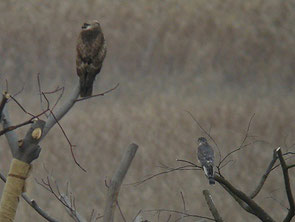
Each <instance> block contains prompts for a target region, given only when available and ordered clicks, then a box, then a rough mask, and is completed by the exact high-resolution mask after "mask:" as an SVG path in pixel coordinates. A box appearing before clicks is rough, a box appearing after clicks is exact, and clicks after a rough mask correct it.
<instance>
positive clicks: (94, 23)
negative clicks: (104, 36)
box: [82, 20, 101, 31]
mask: <svg viewBox="0 0 295 222" xmlns="http://www.w3.org/2000/svg"><path fill="white" fill-rule="evenodd" d="M93 29H96V30H99V31H101V27H100V24H99V22H98V21H97V20H93V21H90V22H85V23H84V24H83V25H82V30H93Z"/></svg>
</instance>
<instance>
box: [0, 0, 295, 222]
mask: <svg viewBox="0 0 295 222" xmlns="http://www.w3.org/2000/svg"><path fill="white" fill-rule="evenodd" d="M294 11H295V3H294V1H279V0H268V1H263V0H259V1H257V0H249V1H242V0H235V1H233V0H225V1H218V0H211V1H205V0H198V1H195V0H186V1H180V0H179V1H177V0H170V1H159V0H157V1H156V0H149V1H147V0H146V1H144V0H138V1H131V0H128V1H116V0H109V1H103V0H100V1H94V0H88V1H74V0H68V1H58V0H51V1H42V2H40V1H36V0H28V1H16V0H11V1H1V2H0V13H1V16H0V18H1V19H0V29H1V35H0V58H1V59H0V78H1V85H2V87H4V86H5V80H8V84H9V91H10V92H11V93H13V92H17V91H18V90H19V89H21V88H22V86H24V90H23V92H22V94H21V95H19V96H18V99H19V101H20V102H21V103H22V104H23V105H24V106H25V107H26V108H27V109H28V110H30V111H32V112H35V113H37V112H39V111H40V102H39V96H38V85H37V80H36V75H37V73H40V74H41V80H42V86H43V90H52V89H54V88H55V87H56V86H57V85H59V86H65V87H66V92H65V97H66V95H67V94H68V93H69V92H70V90H71V88H72V86H73V83H74V81H75V80H76V79H77V76H76V73H75V43H76V38H77V35H78V32H79V30H80V26H81V24H82V23H83V22H84V21H86V20H89V19H97V20H99V21H100V22H101V24H102V28H103V30H104V33H105V37H106V40H107V44H108V54H107V57H106V60H105V63H104V66H103V69H102V72H101V74H100V77H99V80H98V81H96V83H95V86H96V91H97V92H99V91H103V90H105V89H108V88H111V87H112V86H114V85H115V84H116V83H118V82H119V83H120V87H119V89H118V90H116V91H115V92H112V93H111V94H108V95H107V96H105V97H101V98H96V99H91V100H88V101H83V102H80V103H78V104H76V105H75V107H74V108H73V109H72V110H71V111H70V113H69V114H68V115H67V116H66V117H65V118H64V119H63V120H62V121H61V123H62V125H63V127H64V129H65V130H66V132H67V134H68V136H69V138H70V139H71V141H72V143H74V144H76V145H77V148H76V150H75V151H76V155H77V159H78V160H79V161H80V163H81V164H82V165H83V166H84V167H85V168H86V169H87V170H88V173H87V174H85V173H83V172H82V171H81V170H80V169H79V168H78V167H77V166H76V165H75V164H74V162H73V159H72V157H71V155H70V151H69V147H68V144H67V142H66V140H65V138H64V137H63V135H62V133H61V131H60V129H58V127H55V129H54V130H52V132H51V133H50V134H49V135H48V136H47V138H46V139H45V140H44V141H43V142H42V144H41V145H42V147H43V151H42V153H41V156H40V158H39V159H38V160H37V161H36V162H35V163H34V170H33V172H32V176H31V181H30V182H29V188H28V190H29V193H30V196H31V197H32V198H34V199H35V200H36V201H37V202H38V203H39V204H40V205H41V206H42V207H43V208H45V209H46V210H47V211H48V212H49V213H50V214H51V215H52V216H54V217H56V218H57V219H59V220H61V221H71V219H70V218H69V216H68V215H67V214H66V212H65V210H64V209H63V207H61V205H60V203H58V202H57V201H56V200H54V198H53V197H51V196H50V195H49V193H48V192H46V191H45V190H44V189H42V188H41V187H40V186H38V185H36V184H35V183H34V181H33V178H34V177H35V178H42V177H45V176H46V173H45V171H44V170H43V167H42V165H43V164H44V165H45V166H46V168H47V169H49V170H50V171H51V170H52V171H53V175H54V176H55V177H56V178H57V180H58V181H59V183H60V184H61V185H65V184H66V181H67V180H69V181H70V184H71V187H72V189H73V192H74V193H75V195H76V200H77V207H78V210H79V212H81V213H82V214H83V215H90V213H91V210H92V209H93V208H94V209H95V210H98V211H99V212H102V210H103V204H104V201H105V193H106V188H105V186H104V180H105V179H106V178H108V179H109V178H110V177H111V175H112V172H113V171H114V170H115V168H116V166H117V165H118V161H119V160H120V158H121V155H122V153H123V151H124V149H125V147H126V146H127V145H128V144H129V143H131V142H136V143H137V144H139V146H140V149H139V150H138V152H137V156H136V158H135V160H134V162H133V164H132V166H131V169H130V171H129V173H128V175H127V178H126V180H125V183H129V182H135V181H139V180H141V179H142V178H143V177H144V176H145V175H147V174H151V173H154V172H157V171H159V170H160V169H159V168H157V166H158V165H159V163H164V164H167V165H170V166H176V165H177V163H176V161H175V159H176V158H184V159H187V160H191V161H195V148H196V138H197V137H199V136H201V135H203V134H202V131H201V130H200V129H199V128H198V127H197V126H196V124H195V123H194V122H193V121H192V119H191V118H190V117H189V116H188V114H187V113H186V112H185V110H189V111H190V112H192V113H193V114H194V115H195V117H196V118H197V119H198V120H199V121H200V123H201V124H202V125H203V126H204V127H205V128H206V129H211V134H212V136H213V137H214V138H215V139H216V141H217V143H218V144H219V146H220V147H221V152H222V153H223V154H225V153H227V152H229V151H230V150H232V149H234V148H235V147H237V146H238V145H239V144H240V142H241V141H242V138H243V136H244V134H245V130H246V127H247V124H248V121H249V119H250V117H251V115H252V114H253V113H255V114H256V115H255V118H254V120H253V124H252V126H251V130H250V134H251V136H255V137H251V138H250V139H249V141H254V140H259V142H257V143H255V144H254V145H251V146H248V147H247V148H246V149H245V150H244V151H242V152H239V153H237V154H236V155H234V160H235V161H234V162H233V163H232V164H230V165H228V166H227V168H226V169H225V171H224V172H225V175H226V176H227V177H228V178H229V180H230V181H232V182H233V184H234V185H236V186H237V187H239V188H241V189H242V190H244V191H246V192H250V191H251V190H252V189H253V188H254V186H255V185H256V183H257V181H258V179H259V178H260V176H261V175H262V174H263V173H264V171H265V169H266V167H267V165H268V162H269V161H270V159H271V158H272V150H273V148H276V147H277V146H282V147H283V148H284V149H285V150H286V147H290V146H291V145H292V144H293V143H294V142H295V141H294V135H295V128H294V120H295V115H294V111H293V110H294V107H295V101H294V93H295V91H294V83H295V73H294V72H295V71H294V70H295V63H294V58H295V22H294V21H295V13H294ZM52 99H53V98H52ZM10 109H11V115H12V118H13V120H14V122H15V123H17V122H20V121H23V120H24V119H26V117H27V116H26V115H25V114H24V113H23V112H22V111H21V110H20V109H19V108H18V107H17V106H15V105H13V104H12V103H11V104H10ZM18 132H19V133H20V135H23V133H24V130H19V131H18ZM291 148H292V147H291ZM0 154H1V156H0V161H1V171H2V172H7V170H8V166H9V162H10V158H11V155H10V153H9V149H8V147H7V144H6V141H5V138H4V137H2V139H1V150H0ZM293 178H294V177H293ZM0 186H1V189H2V187H3V184H1V185H0ZM204 188H208V181H207V180H206V178H205V177H204V175H203V174H202V173H200V172H193V171H190V172H179V173H173V174H170V175H166V176H162V177H159V178H157V179H154V180H151V181H149V182H147V183H145V184H143V185H141V186H136V187H135V186H123V188H122V191H121V194H120V197H119V202H120V205H121V208H122V210H123V212H124V213H125V216H126V217H127V218H128V220H129V221H131V218H133V216H134V215H136V213H137V212H138V211H139V210H140V209H156V208H167V209H178V210H180V209H182V201H181V196H180V191H182V192H183V193H184V196H185V199H186V204H187V207H188V209H189V210H190V212H192V213H196V214H201V215H210V213H209V210H208V208H207V206H206V205H205V200H204V199H203V196H202V190H203V189H204ZM209 188H210V191H211V193H212V195H213V198H214V200H215V203H216V205H217V207H218V209H219V211H220V212H221V215H222V216H223V218H224V219H225V221H258V220H257V219H256V218H254V217H253V216H252V215H249V214H247V213H245V212H243V211H242V210H241V209H240V208H239V206H238V205H237V204H236V203H235V202H234V200H233V199H232V198H231V197H229V196H228V195H227V194H226V193H225V191H223V190H222V188H221V187H220V186H219V185H216V186H214V187H209ZM274 199H276V200H274ZM257 201H258V203H260V204H262V206H263V207H264V208H265V209H266V210H267V211H268V212H271V215H273V216H274V218H275V219H281V218H282V216H283V215H285V213H286V210H285V209H284V208H282V207H281V206H280V203H281V204H282V205H285V206H287V201H286V197H285V193H284V190H283V181H282V175H281V171H280V169H277V170H276V171H274V172H273V174H272V175H271V176H270V178H269V180H268V181H267V182H266V184H265V188H264V190H263V192H261V193H260V194H259V196H258V197H257ZM273 209H276V210H273ZM144 216H147V218H149V219H151V220H152V221H156V220H157V217H156V216H154V217H153V216H152V215H151V214H149V215H144ZM116 218H117V221H121V219H120V217H119V215H117V217H116ZM167 218H168V215H167V214H166V215H164V214H163V215H162V216H161V218H160V221H166V220H167ZM16 221H23V222H26V221H44V220H43V219H42V218H41V217H40V216H39V215H37V214H36V213H35V212H34V211H33V210H31V209H30V208H29V207H27V206H25V204H23V203H22V204H21V206H20V207H19V210H18V215H17V219H16ZM186 221H192V220H191V219H189V218H188V219H187V220H186Z"/></svg>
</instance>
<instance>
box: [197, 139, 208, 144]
mask: <svg viewBox="0 0 295 222" xmlns="http://www.w3.org/2000/svg"><path fill="white" fill-rule="evenodd" d="M198 143H199V144H203V143H207V139H206V138H205V137H200V138H199V139H198Z"/></svg>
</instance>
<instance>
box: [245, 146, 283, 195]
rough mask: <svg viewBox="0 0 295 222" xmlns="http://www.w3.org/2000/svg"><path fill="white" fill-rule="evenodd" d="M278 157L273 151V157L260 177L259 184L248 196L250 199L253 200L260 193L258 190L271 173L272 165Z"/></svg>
mask: <svg viewBox="0 0 295 222" xmlns="http://www.w3.org/2000/svg"><path fill="white" fill-rule="evenodd" d="M277 159H278V157H277V155H276V151H275V150H274V152H273V157H272V160H271V161H270V163H269V165H268V167H267V169H266V171H265V173H264V174H263V175H262V177H261V179H260V181H259V184H258V186H257V187H256V189H255V190H254V191H253V192H252V193H251V194H250V195H249V196H250V198H251V199H253V198H255V197H256V196H257V194H258V193H259V192H260V190H261V189H262V187H263V185H264V183H265V181H266V179H267V177H268V175H269V174H270V172H271V169H272V167H273V165H274V164H275V163H276V161H277Z"/></svg>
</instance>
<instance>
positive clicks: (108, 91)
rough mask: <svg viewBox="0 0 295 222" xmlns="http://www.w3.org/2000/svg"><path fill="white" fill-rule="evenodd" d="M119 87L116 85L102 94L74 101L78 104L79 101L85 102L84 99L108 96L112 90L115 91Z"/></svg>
mask: <svg viewBox="0 0 295 222" xmlns="http://www.w3.org/2000/svg"><path fill="white" fill-rule="evenodd" d="M118 87H119V83H117V85H115V86H114V87H113V88H111V89H108V90H106V91H104V92H102V93H98V94H95V95H92V96H88V97H84V98H80V99H76V102H79V101H82V100H86V99H91V98H93V97H97V96H104V95H105V94H108V93H110V92H112V91H113V90H115V89H117V88H118Z"/></svg>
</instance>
